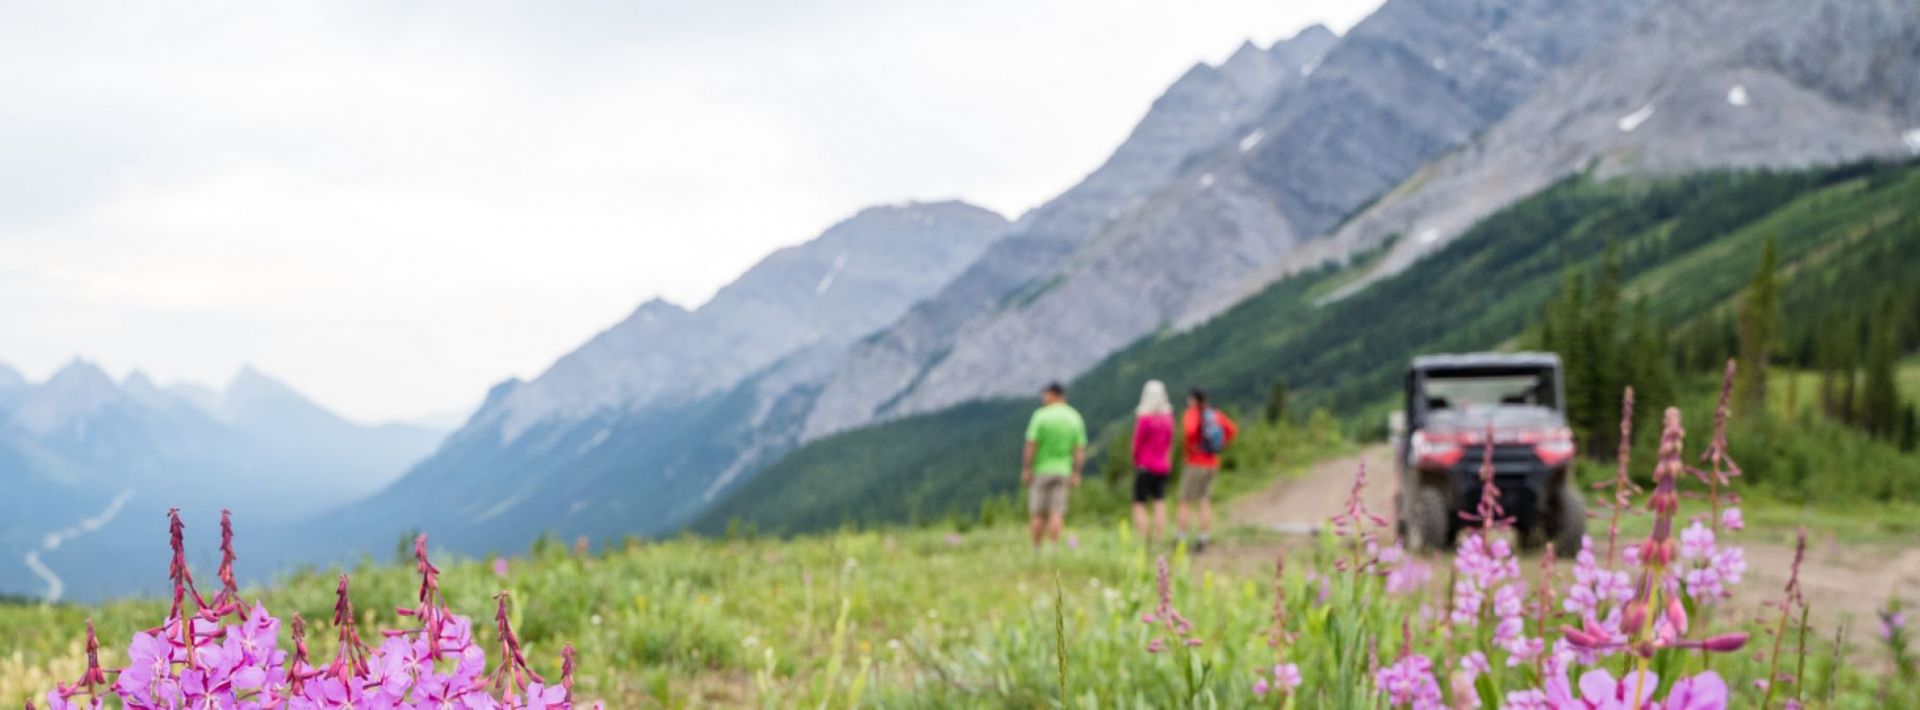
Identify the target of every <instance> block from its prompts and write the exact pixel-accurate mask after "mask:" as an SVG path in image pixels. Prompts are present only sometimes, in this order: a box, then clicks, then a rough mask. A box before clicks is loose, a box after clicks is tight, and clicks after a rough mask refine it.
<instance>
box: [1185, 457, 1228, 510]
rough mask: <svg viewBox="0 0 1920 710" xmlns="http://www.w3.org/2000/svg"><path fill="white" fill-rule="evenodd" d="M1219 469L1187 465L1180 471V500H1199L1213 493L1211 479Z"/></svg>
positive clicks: (1191, 501) (1192, 501) (1189, 501)
mask: <svg viewBox="0 0 1920 710" xmlns="http://www.w3.org/2000/svg"><path fill="white" fill-rule="evenodd" d="M1219 473H1220V469H1217V468H1201V467H1199V466H1188V467H1186V468H1184V469H1181V471H1180V500H1182V501H1186V502H1188V503H1194V502H1199V501H1203V500H1206V499H1207V496H1209V495H1212V494H1213V479H1214V477H1215V476H1217V475H1219Z"/></svg>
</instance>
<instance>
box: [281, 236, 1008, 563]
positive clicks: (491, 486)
mask: <svg viewBox="0 0 1920 710" xmlns="http://www.w3.org/2000/svg"><path fill="white" fill-rule="evenodd" d="M1009 226H1010V224H1009V223H1008V222H1007V221H1006V220H1005V219H1003V218H1001V217H1000V216H999V215H996V214H994V213H992V212H989V211H987V210H984V209H981V208H978V207H974V206H971V205H967V204H963V203H959V202H942V203H930V204H908V205H900V206H889V207H875V208H871V209H867V210H863V211H861V212H860V213H859V214H856V215H854V216H853V217H850V218H848V219H846V220H845V221H843V222H841V223H839V224H837V225H834V226H833V227H831V228H829V229H828V230H827V231H825V232H824V233H822V234H821V235H820V236H819V237H818V238H816V239H814V240H812V241H809V242H806V243H804V244H801V245H798V246H794V247H789V248H786V249H782V250H780V251H778V252H775V253H774V254H772V255H770V256H768V257H767V258H766V259H764V260H762V261H761V262H760V263H759V264H757V265H755V266H754V267H753V268H752V269H749V270H748V271H747V272H746V273H745V274H744V275H742V276H741V277H740V278H739V279H738V280H736V281H734V282H733V283H732V284H729V285H728V286H727V287H725V288H723V289H721V290H720V292H719V293H718V294H716V295H715V296H714V298H713V300H712V301H711V302H709V303H708V304H706V305H705V306H702V307H701V308H700V309H699V310H697V311H687V310H685V309H683V308H680V307H678V306H675V305H673V304H669V303H666V302H663V301H652V302H648V303H646V304H642V305H641V306H640V307H639V308H638V309H636V310H635V311H634V313H633V315H632V316H630V317H628V318H627V319H625V320H623V321H621V322H620V323H619V324H617V325H615V326H613V327H612V328H610V329H608V330H607V331H605V332H603V333H601V334H599V335H597V336H595V337H594V338H593V339H592V340H590V341H588V342H587V343H586V344H585V345H583V346H581V347H580V348H579V349H578V350H575V351H574V352H572V353H570V354H568V355H567V356H565V357H563V358H561V359H560V360H559V361H558V362H556V363H555V364H554V365H553V367H552V368H550V369H548V370H547V372H545V373H543V374H542V375H541V376H540V377H538V378H535V379H533V380H532V381H528V382H520V381H517V380H509V381H507V382H504V383H501V384H500V385H497V386H495V387H494V388H493V390H492V391H490V392H489V393H488V395H487V398H486V402H485V403H484V404H482V405H481V407H480V410H479V412H478V413H476V414H475V415H474V416H473V418H472V419H471V420H469V421H468V423H467V424H466V426H464V427H462V428H461V429H460V431H458V432H456V433H455V434H454V435H453V436H452V437H450V438H449V439H448V440H447V443H446V444H445V445H444V446H442V447H441V448H440V450H438V451H436V452H435V453H434V455H433V456H431V457H429V458H427V459H426V460H424V461H422V462H420V463H419V464H418V465H416V466H414V467H413V468H412V469H411V470H409V471H408V472H407V475H406V476H405V477H403V478H402V479H401V480H399V481H397V482H395V483H394V484H393V485H392V486H390V487H388V488H387V489H385V490H383V491H382V492H381V493H380V494H379V495H376V496H371V497H368V498H366V499H365V500H362V501H359V502H357V503H354V504H352V505H349V506H344V507H342V508H340V509H337V510H335V511H331V512H329V513H328V514H327V515H325V516H321V518H319V519H317V522H316V523H315V524H313V525H311V526H310V529H312V530H316V531H317V530H325V529H354V530H356V531H358V532H359V533H360V537H359V538H356V539H350V540H340V541H337V543H338V544H343V545H348V546H361V547H362V549H364V548H365V546H367V545H371V544H380V541H382V540H386V539H390V537H391V535H392V534H397V531H396V530H392V529H388V528H389V527H391V526H393V525H395V522H394V521H398V520H408V521H413V522H414V524H417V525H422V526H427V527H431V528H432V529H434V530H435V531H436V540H437V541H439V542H441V543H442V544H450V545H453V546H455V548H456V549H462V550H467V551H471V552H478V551H483V550H486V549H497V548H499V547H502V546H520V545H524V544H526V543H527V541H529V540H531V539H532V538H533V536H534V535H536V534H539V533H541V532H543V531H557V532H560V533H564V534H568V535H587V536H590V537H595V538H602V539H604V538H607V537H613V536H618V535H623V534H633V533H641V534H651V533H659V532H664V531H665V530H666V529H668V528H669V526H671V525H673V524H675V523H676V522H677V521H679V520H680V519H682V518H683V517H684V516H686V515H689V514H691V512H694V511H697V510H698V509H699V508H700V507H701V506H703V505H705V502H706V500H707V498H709V497H711V496H713V495H717V493H718V491H719V490H721V489H723V488H725V487H726V486H727V485H729V484H730V483H732V482H733V481H734V480H735V479H736V478H737V477H738V476H739V475H741V474H742V473H743V472H745V471H748V470H749V469H750V467H751V466H753V465H755V464H757V463H759V459H760V458H761V457H763V456H769V455H773V453H775V452H780V451H784V450H785V449H786V448H788V447H790V446H791V442H792V441H793V439H794V437H795V432H796V431H797V429H798V425H799V422H800V421H801V419H802V416H803V414H804V412H805V408H806V405H807V404H808V403H809V402H810V401H811V397H812V395H813V393H814V392H815V391H816V387H817V383H818V382H819V381H821V380H822V379H824V377H825V375H826V374H827V373H829V372H831V365H832V364H833V363H837V362H838V361H839V357H840V355H841V354H842V353H844V352H845V351H846V349H847V347H848V346H849V345H850V344H852V343H853V342H854V341H855V340H856V339H858V338H860V337H861V336H863V335H866V334H868V333H871V332H873V331H874V330H876V329H878V328H879V327H881V326H882V325H885V324H886V323H888V322H891V321H893V320H895V319H898V318H899V317H900V316H901V314H903V313H905V312H906V310H907V308H908V307H910V306H911V305H912V304H913V303H914V302H916V301H918V300H920V299H922V298H925V297H926V296H928V295H930V294H932V293H933V292H934V291H935V290H936V289H938V288H940V287H941V286H942V285H944V284H946V283H948V282H949V281H950V280H951V279H952V278H953V277H954V275H956V274H958V273H959V272H960V271H961V269H963V268H965V267H966V265H967V264H968V263H971V262H972V261H974V260H975V259H977V258H978V257H979V256H980V254H981V252H982V251H984V250H985V249H987V248H988V246H989V245H990V244H992V243H993V242H994V241H996V240H998V239H1000V238H1001V237H1002V236H1004V235H1005V234H1006V232H1007V229H1008V227H1009ZM308 552H311V553H313V554H315V555H319V556H322V557H324V556H327V555H335V554H338V553H339V552H340V550H338V549H333V550H320V549H312V550H309V551H308Z"/></svg>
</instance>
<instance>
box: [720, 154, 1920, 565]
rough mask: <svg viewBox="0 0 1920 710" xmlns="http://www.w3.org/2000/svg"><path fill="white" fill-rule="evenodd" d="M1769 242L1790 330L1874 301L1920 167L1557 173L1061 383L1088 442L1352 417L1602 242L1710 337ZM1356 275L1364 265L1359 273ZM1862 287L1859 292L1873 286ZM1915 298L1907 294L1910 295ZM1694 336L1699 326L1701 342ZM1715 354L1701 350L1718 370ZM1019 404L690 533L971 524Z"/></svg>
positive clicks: (1905, 235) (781, 467) (1527, 303)
mask: <svg viewBox="0 0 1920 710" xmlns="http://www.w3.org/2000/svg"><path fill="white" fill-rule="evenodd" d="M1769 235H1771V236H1773V237H1774V238H1776V240H1777V241H1778V243H1779V245H1780V258H1781V264H1782V266H1783V269H1782V271H1783V272H1784V273H1783V280H1784V287H1785V290H1784V292H1783V297H1784V305H1785V309H1786V311H1787V315H1788V317H1789V319H1806V318H1811V317H1816V316H1812V315H1810V314H1813V313H1816V312H1819V311H1821V310H1822V309H1830V308H1847V307H1849V306H1848V304H1850V303H1856V302H1857V300H1858V299H1866V298H1877V296H1873V295H1872V294H1876V293H1881V292H1882V291H1883V289H1882V288H1881V287H1883V286H1884V285H1885V284H1887V283H1888V280H1889V279H1892V280H1893V282H1894V283H1898V282H1900V281H1904V280H1909V279H1910V275H1912V274H1920V169H1915V168H1914V167H1913V166H1912V165H1895V166H1887V165H1871V164H1870V165H1856V166H1848V167H1841V168H1832V169H1823V170H1813V171H1799V172H1784V173H1770V172H1746V173H1708V174H1701V175H1694V176H1687V177H1681V178H1671V179H1663V180H1658V181H1644V180H1641V181H1608V182H1597V181H1593V180H1590V179H1586V178H1575V179H1570V180H1568V181H1566V182H1563V183H1561V184H1558V185H1556V186H1554V187H1552V188H1549V189H1547V190H1545V191H1542V192H1541V193H1539V194H1537V195H1535V196H1533V197H1530V198H1528V199H1526V200H1524V201H1521V202H1519V203H1517V204H1514V205H1512V206H1510V207H1508V208H1507V209H1505V210H1502V211H1501V212H1499V213H1497V214H1495V215H1493V216H1492V217H1489V218H1488V219H1486V220H1485V221H1483V222H1481V223H1480V224H1478V225H1476V226H1475V227H1474V228H1473V229H1471V230H1469V231H1468V232H1467V233H1466V234H1464V235H1462V236H1461V237H1460V238H1459V239H1457V240H1455V241H1454V242H1453V243H1452V244H1451V245H1449V246H1447V247H1446V248H1444V249H1443V250H1441V251H1440V252H1438V253H1436V254H1433V255H1431V256H1429V257H1427V258H1425V259H1422V260H1421V261H1419V262H1418V263H1416V264H1414V265H1413V266H1412V267H1411V268H1409V269H1408V270H1406V271H1405V272H1403V273H1400V274H1398V275H1396V276H1393V277H1391V278H1387V279H1384V280H1381V281H1380V282H1378V283H1375V284H1374V285H1372V286H1370V287H1368V288H1367V289H1365V290H1363V291H1361V292H1359V293H1357V294H1354V295H1353V296H1351V297H1348V298H1346V299H1344V300H1341V301H1338V302H1334V303H1331V304H1328V305H1325V306H1323V307H1315V306H1313V305H1311V303H1310V301H1311V298H1310V295H1312V294H1316V293H1319V292H1322V291H1323V290H1324V286H1325V285H1326V284H1328V283H1331V282H1333V281H1336V280H1341V279H1345V278H1350V277H1351V275H1352V273H1351V272H1350V271H1349V272H1342V271H1340V270H1334V269H1324V270H1321V271H1317V272H1313V273H1309V274H1305V275H1302V276H1298V277H1294V278H1290V279H1287V280H1285V281H1282V282H1280V283H1278V284H1275V285H1274V286H1272V287H1270V288H1268V289H1267V290H1266V291H1264V292H1263V293H1261V294H1259V295H1257V296H1255V297H1254V298H1252V299H1249V300H1248V301H1246V302H1244V303H1242V304H1240V305H1239V306H1237V307H1235V308H1234V309H1232V310H1230V311H1228V312H1227V313H1224V314H1222V315H1221V316H1220V317H1218V318H1216V319H1214V320H1213V321H1211V322H1209V323H1207V324H1205V325H1203V326H1201V327H1199V328H1196V329H1194V330H1192V331H1188V332H1183V333H1177V334H1163V335H1160V336H1155V337H1149V338H1146V339H1143V340H1142V341H1141V342H1139V343H1136V344H1135V345H1134V346H1132V347H1130V348H1128V349H1127V350H1125V351H1122V352H1120V353H1118V354H1116V355H1114V356H1113V357H1111V358H1109V359H1108V360H1107V361H1106V362H1104V363H1102V364H1101V365H1100V366H1098V367H1096V368H1094V369H1093V370H1091V371H1089V372H1088V373H1086V374H1084V375H1082V376H1081V377H1079V378H1077V379H1076V380H1075V381H1074V382H1073V383H1072V384H1071V390H1072V397H1073V401H1074V403H1075V404H1076V405H1077V406H1079V407H1080V408H1081V410H1082V412H1083V413H1084V414H1085V415H1086V417H1087V420H1088V422H1089V424H1090V426H1091V427H1092V428H1094V429H1095V430H1096V431H1114V430H1117V429H1118V427H1114V426H1111V423H1113V422H1117V421H1120V420H1123V419H1124V418H1125V417H1126V416H1127V411H1128V408H1129V407H1130V406H1131V405H1132V400H1133V397H1134V396H1135V394H1136V393H1137V392H1138V388H1139V385H1140V382H1141V381H1143V380H1145V379H1147V378H1154V377H1157V378H1160V379H1163V380H1166V381H1167V383H1168V385H1169V386H1170V387H1172V388H1174V389H1175V390H1176V391H1180V390H1184V389H1185V388H1187V387H1194V386H1198V387H1203V388H1206V389H1208V390H1210V391H1212V392H1214V393H1215V397H1216V399H1217V400H1218V401H1220V402H1222V403H1223V404H1224V405H1225V406H1227V407H1228V408H1229V409H1235V410H1242V411H1251V410H1252V409H1253V408H1254V407H1256V406H1257V405H1258V404H1259V403H1260V402H1262V401H1263V400H1264V398H1265V395H1266V393H1267V391H1268V389H1269V388H1270V387H1271V385H1272V384H1273V383H1274V382H1277V381H1284V382H1285V383H1287V385H1288V387H1289V389H1290V391H1291V392H1292V393H1293V398H1294V402H1295V404H1294V405H1293V409H1294V411H1301V410H1304V409H1308V408H1313V407H1326V408H1329V409H1332V410H1334V411H1336V412H1340V413H1344V414H1353V413H1356V412H1359V411H1360V410H1362V409H1364V408H1366V407H1368V406H1369V405H1374V404H1377V403H1380V402H1383V401H1386V400H1387V399H1388V397H1389V396H1390V395H1391V393H1392V392H1393V391H1394V389H1395V387H1396V383H1397V381H1398V378H1399V375H1400V372H1401V368H1402V367H1403V366H1404V364H1405V362H1406V360H1407V358H1408V357H1409V356H1411V355H1413V354H1415V353H1420V352H1436V351H1464V350H1481V349H1489V348H1497V347H1500V346H1502V345H1503V344H1508V343H1511V342H1513V341H1514V339H1515V337H1516V336H1518V335H1520V334H1521V333H1523V332H1524V331H1525V330H1526V329H1527V328H1528V327H1529V325H1530V324H1532V323H1534V322H1535V321H1536V320H1537V319H1538V318H1539V316H1540V313H1541V310H1542V308H1543V306H1544V304H1545V303H1546V302H1547V301H1548V299H1549V298H1551V297H1552V296H1553V294H1554V293H1555V292H1556V291H1557V289H1558V287H1559V285H1560V281H1561V275H1562V273H1563V272H1565V271H1566V270H1567V269H1569V268H1572V269H1589V268H1592V267H1593V266H1594V265H1595V264H1596V263H1597V262H1598V260H1599V258H1600V255H1601V253H1602V252H1603V250H1604V249H1605V246H1606V244H1607V243H1608V242H1609V241H1611V242H1613V243H1615V244H1616V246H1617V247H1618V255H1619V266H1620V269H1621V273H1622V274H1623V276H1624V278H1625V285H1626V292H1627V295H1628V297H1629V298H1635V297H1645V298H1646V299H1647V301H1648V303H1649V305H1650V307H1651V308H1652V309H1653V311H1654V312H1655V314H1656V316H1658V317H1660V318H1662V319H1663V320H1664V321H1665V322H1667V323H1671V324H1673V326H1672V328H1673V330H1672V331H1670V332H1675V333H1682V332H1685V331H1686V330H1687V329H1689V328H1702V329H1707V330H1708V331H1711V332H1715V333H1717V332H1722V331H1724V322H1725V321H1724V319H1725V318H1726V317H1727V311H1728V310H1729V309H1730V306H1729V304H1730V303H1731V302H1732V299H1733V298H1734V296H1735V295H1736V294H1737V293H1738V292H1739V290H1740V289H1741V288H1742V287H1743V286H1744V285H1745V283H1746V281H1747V280H1748V279H1749V278H1750V277H1751V276H1752V274H1753V270H1754V267H1755V264H1756V263H1757V260H1758V258H1759V256H1758V252H1759V249H1758V248H1757V246H1756V245H1758V244H1760V243H1762V242H1763V241H1764V240H1765V238H1766V237H1767V236H1769ZM1362 262H1364V260H1362ZM1870 287H1871V288H1870ZM1908 290H1910V291H1911V290H1914V289H1908ZM1703 332H1706V331H1703ZM1730 354H1731V344H1730V343H1729V344H1728V345H1727V351H1726V352H1724V353H1716V354H1714V356H1716V357H1724V356H1726V355H1730ZM1029 407H1030V404H1029V403H1027V402H1025V401H999V402H985V403H976V404H972V405H967V406H963V407H958V408H954V409H949V410H944V411H941V412H935V413H931V414H925V415H920V416H915V417H910V418H907V419H904V420H900V421H896V422H892V423H888V424H883V425H880V426H875V427H871V428H867V429H862V430H857V431H853V432H848V433H845V434H842V435H839V436H835V437H831V438H828V439H824V440H821V441H818V442H814V443H813V444H811V445H809V446H807V447H804V448H802V449H801V450H799V451H796V452H794V453H793V454H791V455H789V456H787V457H786V458H785V459H783V460H781V461H779V462H777V463H775V464H774V465H772V466H771V467H769V468H768V469H766V470H765V471H763V472H761V473H760V474H759V475H758V476H757V477H755V478H754V480H752V481H750V482H748V483H747V484H745V485H743V486H741V487H740V488H739V489H737V490H736V491H735V492H734V493H733V494H732V495H731V496H730V497H729V498H728V499H727V500H725V501H723V502H722V503H721V504H719V505H717V506H715V507H714V508H713V509H712V510H710V511H708V512H707V513H706V514H705V515H704V516H703V517H702V519H701V521H700V522H699V523H698V524H697V525H696V527H697V528H698V529H702V530H708V531H715V530H719V529H721V528H723V527H724V526H725V525H726V523H727V521H729V520H734V519H739V520H742V521H745V522H748V523H751V524H753V525H755V526H756V527H758V528H760V529H762V530H768V531H801V530H810V529H819V528H821V527H828V526H832V525H835V524H838V523H840V522H842V521H857V522H864V523H872V522H882V521H906V520H909V519H913V518H921V519H925V518H929V517H934V516H938V515H941V514H946V513H951V512H970V511H973V510H977V509H978V508H979V507H980V505H981V501H982V500H983V499H985V498H987V497H990V496H993V495H998V494H1002V493H1007V492H1011V491H1012V490H1013V488H1014V484H1015V483H1016V481H1015V476H1014V471H1013V466H1014V464H1015V463H1016V461H1017V456H1018V449H1017V445H1018V432H1019V430H1020V426H1021V423H1022V421H1023V420H1024V417H1025V415H1026V412H1027V410H1028V408H1029Z"/></svg>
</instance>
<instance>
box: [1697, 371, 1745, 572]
mask: <svg viewBox="0 0 1920 710" xmlns="http://www.w3.org/2000/svg"><path fill="white" fill-rule="evenodd" d="M1734 369H1735V362H1734V361H1733V360H1732V359H1728V360H1727V369H1726V373H1725V374H1724V375H1723V376H1721V378H1720V404H1719V405H1718V406H1716V407H1714V409H1713V441H1712V442H1710V443H1708V444H1707V450H1706V451H1705V452H1702V453H1701V454H1700V458H1701V459H1702V460H1704V461H1706V462H1707V464H1708V466H1710V468H1709V469H1708V470H1706V471H1699V472H1697V474H1698V475H1699V476H1700V477H1701V478H1704V479H1706V483H1707V502H1708V505H1709V506H1711V509H1712V514H1713V517H1711V518H1709V519H1708V520H1709V521H1710V524H1711V525H1712V527H1713V533H1714V535H1716V536H1717V535H1719V534H1720V526H1721V523H1722V520H1721V515H1720V487H1721V486H1725V485H1730V484H1732V483H1733V477H1734V476H1738V475H1740V465H1739V464H1737V463H1734V461H1733V458H1732V457H1730V456H1728V455H1727V415H1728V412H1729V411H1730V410H1731V406H1730V404H1729V403H1730V402H1731V400H1732V399H1733V374H1734ZM1730 510H1733V511H1736V512H1735V513H1734V519H1735V520H1737V519H1738V518H1739V513H1738V512H1737V511H1738V510H1739V509H1738V508H1731V509H1730Z"/></svg>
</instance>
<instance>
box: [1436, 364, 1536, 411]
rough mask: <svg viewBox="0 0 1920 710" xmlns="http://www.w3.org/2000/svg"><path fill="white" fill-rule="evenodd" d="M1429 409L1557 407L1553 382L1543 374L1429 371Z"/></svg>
mask: <svg viewBox="0 0 1920 710" xmlns="http://www.w3.org/2000/svg"><path fill="white" fill-rule="evenodd" d="M1425 394H1426V397H1427V409H1428V410H1436V409H1467V408H1470V407H1486V406H1498V405H1534V406H1540V407H1548V408H1552V407H1554V405H1555V403H1554V387H1553V380H1552V378H1551V377H1549V373H1547V372H1541V371H1523V372H1499V373H1477V372H1475V373H1451V372H1429V373H1427V376H1426V392H1425Z"/></svg>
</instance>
